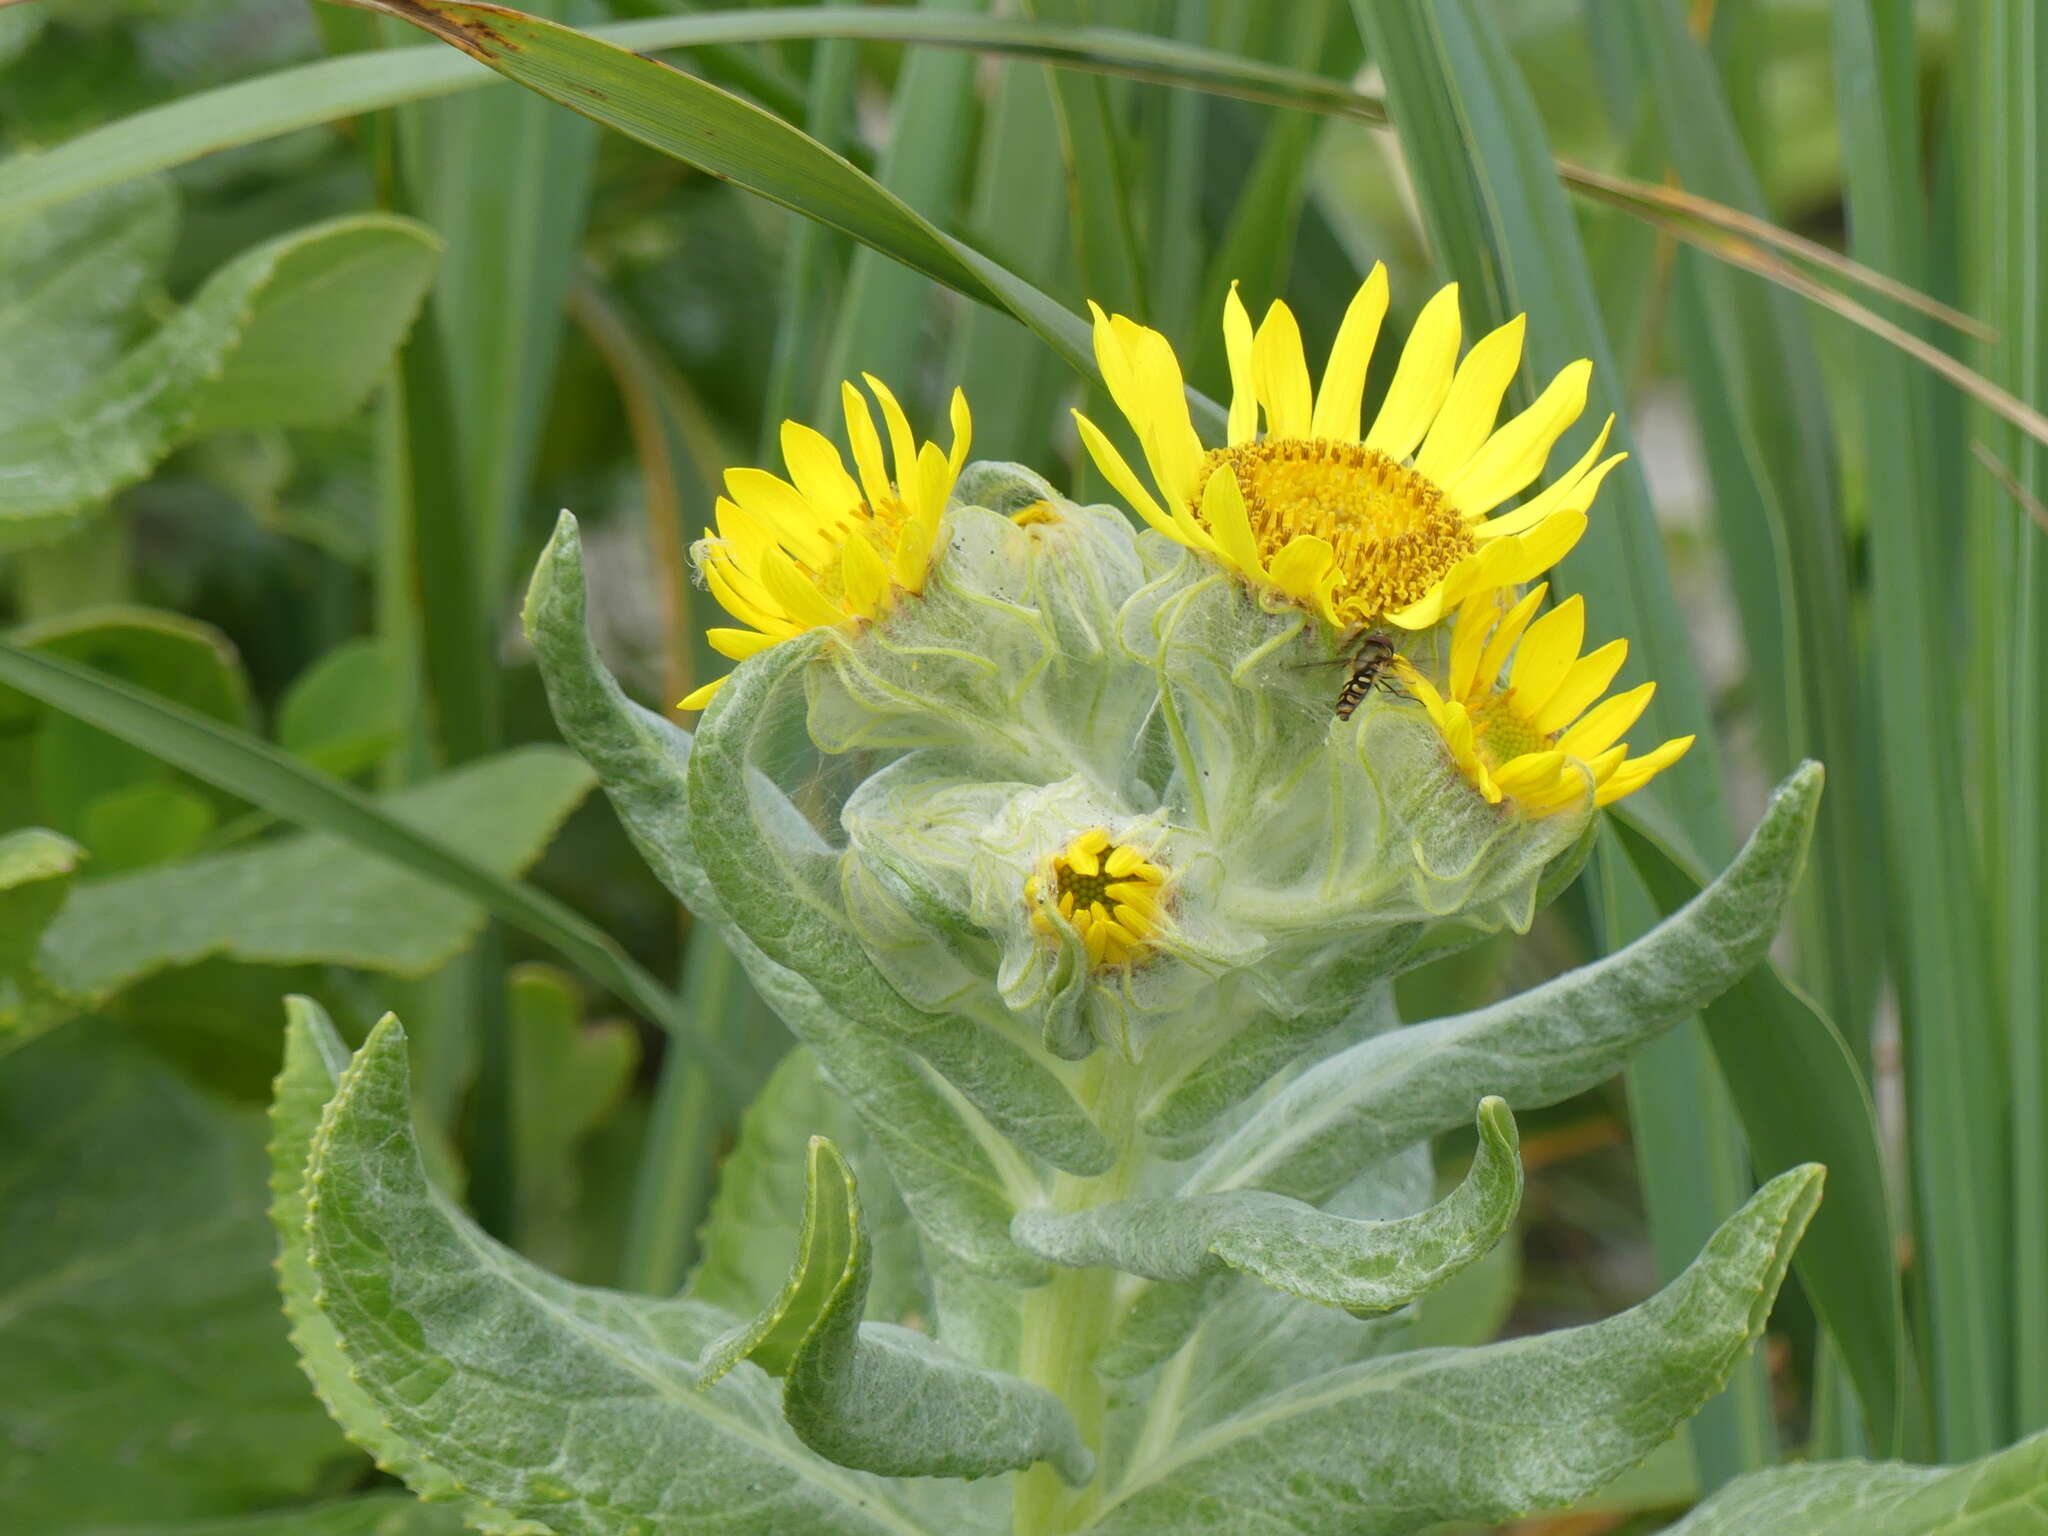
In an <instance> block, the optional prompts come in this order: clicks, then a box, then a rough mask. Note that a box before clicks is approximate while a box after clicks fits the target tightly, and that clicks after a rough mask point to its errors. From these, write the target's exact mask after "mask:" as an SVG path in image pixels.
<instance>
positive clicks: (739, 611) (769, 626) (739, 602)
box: [699, 552, 797, 635]
mask: <svg viewBox="0 0 2048 1536" xmlns="http://www.w3.org/2000/svg"><path fill="white" fill-rule="evenodd" d="M699 569H700V570H702V571H703V573H704V584H705V585H706V586H708V587H710V588H711V595H712V596H713V597H715V598H717V599H718V606H719V607H721V608H723V609H724V610H725V611H726V612H727V613H729V614H731V615H732V616H733V617H734V618H736V619H738V620H739V621H740V622H741V623H742V624H751V625H753V626H754V628H756V629H759V630H765V631H766V632H767V633H769V634H771V635H791V634H795V633H797V628H796V626H793V625H791V624H790V622H789V619H788V617H787V615H785V614H783V613H782V612H781V610H780V609H779V608H777V606H776V604H775V601H774V599H773V598H771V597H769V596H768V594H767V593H766V592H762V591H757V590H756V588H755V584H754V583H753V582H751V581H744V584H742V582H743V578H742V576H741V573H740V570H739V568H738V567H737V566H735V565H733V564H731V562H729V561H724V560H720V559H718V558H717V557H716V554H715V552H714V555H713V558H711V559H709V560H706V561H705V562H704V563H703V564H702V565H701V566H700V567H699Z"/></svg>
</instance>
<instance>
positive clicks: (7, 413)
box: [0, 176, 178, 423]
mask: <svg viewBox="0 0 2048 1536" xmlns="http://www.w3.org/2000/svg"><path fill="white" fill-rule="evenodd" d="M177 232H178V204H177V199H176V197H175V196H174V195H173V193H172V191H171V186H170V183H169V181H168V180H166V179H165V178H163V177H160V176H147V177H139V178H137V179H136V180H134V181H130V182H124V183H119V184H116V185H114V186H110V187H107V188H105V189H104V190H102V191H99V192H95V193H93V194H92V195H90V196H88V197H81V198H76V199H74V200H73V201H71V202H68V203H60V204H59V205H58V206H56V207H54V208H51V209H49V210H48V211H47V212H46V213H44V214H43V215H42V217H40V218H34V219H10V220H8V221H7V222H5V223H0V351H4V352H5V354H6V356H7V361H8V366H7V369H6V372H5V373H4V374H0V423H12V422H18V421H23V420H26V419H28V418H29V417H31V416H38V415H41V414H43V413H44V412H45V411H47V410H48V409H49V408H50V405H51V403H52V402H53V401H62V400H69V399H72V398H74V397H75V396H77V395H78V394H79V393H81V392H82V391H83V390H84V389H85V388H86V387H87V386H88V385H90V384H91V383H92V382H93V381H94V380H95V379H96V378H98V377H99V376H100V374H101V373H103V372H105V371H106V370H107V369H108V368H110V367H112V366H113V365H114V363H115V362H116V361H118V360H119V358H120V355H121V351H122V349H123V348H124V347H126V346H127V345H128V343H129V341H130V340H131V339H132V337H133V334H134V331H135V327H136V323H137V309H138V307H139V306H140V305H141V304H142V303H143V302H144V301H145V300H146V299H148V298H149V297H150V296H151V295H152V293H153V291H154V290H155V288H156V286H157V284H158V283H159V282H160V281H161V278H162V274H163V270H164V266H165V264H166V263H168V262H169V260H170V257H171V245H172V242H173V240H175V239H176V237H177Z"/></svg>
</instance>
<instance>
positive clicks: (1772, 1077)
mask: <svg viewBox="0 0 2048 1536" xmlns="http://www.w3.org/2000/svg"><path fill="white" fill-rule="evenodd" d="M1611 823H1612V826H1613V829H1614V831H1615V833H1616V834H1617V836H1616V841H1617V842H1618V844H1619V846H1620V847H1621V849H1622V850H1623V851H1625V853H1626V854H1627V857H1628V859H1629V862H1630V863H1631V864H1632V865H1633V866H1634V870H1635V874H1636V875H1637V876H1638V877H1639V878H1640V880H1641V881H1642V884H1643V887H1644V888H1645V889H1646V890H1647V892H1648V894H1649V896H1650V897H1651V899H1652V900H1653V901H1654V902H1655V904H1656V908H1657V910H1658V911H1660V912H1670V911H1675V910H1676V909H1677V908H1678V907H1680V906H1682V905H1683V904H1684V903H1685V902H1687V901H1689V900H1691V899H1692V897H1693V896H1694V894H1696V893H1697V892H1698V891H1699V889H1700V887H1701V885H1702V884H1703V883H1704V881H1703V871H1702V870H1701V869H1699V868H1698V867H1696V866H1694V865H1693V864H1691V863H1690V862H1689V861H1688V860H1687V859H1686V858H1685V857H1684V856H1683V855H1682V854H1681V853H1679V852H1678V851H1677V849H1676V847H1675V840H1674V839H1672V838H1669V837H1665V836H1662V835H1659V834H1658V833H1657V832H1656V831H1655V830H1654V829H1653V828H1652V827H1651V826H1650V825H1649V824H1647V823H1646V822H1644V821H1643V820H1642V819H1641V818H1640V817H1638V816H1637V815H1635V814H1634V813H1632V812H1631V811H1629V810H1627V809H1623V810H1621V811H1618V812H1616V813H1614V814H1613V816H1612V818H1611ZM1807 878H1809V879H1810V878H1812V870H1811V866H1810V865H1809V870H1808V876H1807ZM1705 1024H1706V1039H1707V1042H1708V1043H1709V1044H1710V1045H1711V1046H1712V1047H1713V1051H1714V1056H1715V1058H1716V1060H1717V1061H1718V1062H1719V1066H1720V1077H1721V1079H1722V1080H1723V1081H1725V1083H1726V1084H1727V1092H1728V1093H1729V1095H1730V1096H1731V1097H1732V1098H1733V1101H1734V1104H1735V1107H1736V1110H1737V1111H1738V1113H1739V1114H1740V1115H1741V1118H1742V1124H1743V1128H1744V1131H1745V1134H1746V1137H1747V1140H1748V1143H1749V1149H1750V1156H1751V1161H1752V1162H1753V1163H1754V1164H1755V1167H1756V1170H1757V1171H1758V1173H1760V1174H1764V1175H1769V1174H1771V1173H1774V1172H1776V1171H1777V1170H1778V1169H1781V1168H1787V1167H1790V1166H1792V1165H1793V1164H1795V1163H1803V1162H1819V1163H1825V1164H1826V1165H1827V1169H1828V1196H1827V1199H1826V1201H1825V1203H1824V1212H1825V1213H1824V1214H1823V1215H1822V1216H1820V1217H1819V1218H1818V1219H1816V1221H1815V1222H1814V1225H1813V1230H1812V1231H1811V1232H1810V1233H1809V1234H1808V1236H1807V1240H1806V1242H1805V1243H1804V1244H1803V1245H1802V1246H1801V1248H1800V1252H1799V1256H1798V1259H1797V1260H1796V1261H1795V1262H1796V1265H1797V1268H1798V1270H1799V1275H1800V1279H1801V1281H1802V1283H1803V1284H1804V1285H1805V1287H1806V1291H1807V1294H1808V1295H1809V1296H1810V1297H1812V1299H1813V1303H1814V1307H1815V1310H1816V1311H1818V1312H1819V1313H1820V1316H1821V1319H1822V1321H1823V1322H1824V1323H1825V1324H1826V1325H1827V1327H1828V1329H1829V1330H1830V1332H1831V1333H1832V1334H1833V1335H1834V1336H1835V1338H1836V1339H1838V1340H1839V1341H1840V1342H1841V1346H1842V1352H1843V1354H1844V1355H1845V1356H1846V1358H1847V1361H1848V1364H1849V1365H1850V1367H1851V1369H1852V1373H1853V1376H1854V1379H1855V1384H1856V1388H1857V1392H1858V1394H1859V1395H1860V1397H1861V1399H1862V1401H1863V1404H1864V1410H1865V1417H1866V1418H1867V1420H1868V1421H1869V1424H1870V1426H1871V1430H1872V1436H1873V1442H1874V1444H1875V1445H1876V1447H1877V1448H1878V1450H1879V1452H1880V1454H1883V1455H1898V1454H1907V1453H1911V1454H1918V1450H1917V1447H1918V1445H1919V1439H1918V1435H1919V1433H1920V1429H1919V1413H1918V1407H1917V1404H1916V1403H1915V1402H1914V1400H1913V1398H1912V1395H1911V1387H1910V1378H1911V1374H1912V1356H1911V1350H1910V1349H1909V1347H1908V1344H1907V1341H1906V1336H1905V1314H1904V1303H1903V1301H1902V1299H1901V1296H1900V1277H1899V1268H1898V1264H1897V1261H1896V1255H1897V1254H1898V1252H1899V1238H1898V1232H1897V1226H1896V1222H1895V1220H1894V1216H1893V1206H1892V1200H1891V1197H1890V1193H1889V1191H1888V1189H1887V1180H1886V1176H1885V1162H1884V1151H1883V1147H1882V1145H1881V1142H1880V1138H1879V1134H1878V1126H1877V1113H1876V1109H1875V1107H1874V1106H1873V1105H1872V1103H1871V1097H1870V1089H1869V1087H1868V1086H1867V1084H1866V1083H1865V1080H1864V1077H1863V1074H1862V1072H1861V1070H1860V1068H1859V1067H1858V1066H1857V1063H1856V1059H1855V1057H1854V1056H1853V1055H1852V1054H1851V1053H1850V1051H1849V1047H1848V1045H1847V1044H1846V1043H1845V1042H1844V1041H1843V1039H1842V1037H1841V1035H1840V1034H1839V1033H1838V1032H1837V1031H1836V1029H1835V1027H1834V1025H1833V1023H1832V1022H1831V1021H1830V1020H1829V1019H1828V1017H1827V1015H1826V1014H1825V1013H1824V1012H1822V1011H1821V1010H1820V1009H1819V1008H1816V1007H1815V1006H1814V1005H1813V1004H1812V1003H1811V1002H1809V1001H1808V1000H1807V999H1806V998H1805V997H1803V996H1802V995H1801V994H1800V993H1799V992H1798V991H1797V990H1796V989H1794V988H1793V987H1791V986H1790V985H1789V984H1788V983H1787V982H1786V981H1785V979H1784V978H1783V977H1782V976H1780V975H1779V974H1778V973H1777V970H1776V968H1775V967H1774V966H1770V965H1766V966H1764V967H1762V968H1761V969H1759V970H1757V971H1754V972H1752V973H1751V974H1750V975H1749V976H1747V977H1746V978H1744V979H1743V980H1742V981H1740V982H1738V983H1737V984H1736V985H1735V986H1734V987H1733V988H1732V989H1731V990H1730V991H1728V992H1727V993H1725V994H1724V995H1723V996H1722V997H1720V998H1719V999H1717V1000H1716V1001H1715V1002H1713V1003H1711V1004H1709V1005H1708V1007H1707V1010H1706V1014H1705Z"/></svg>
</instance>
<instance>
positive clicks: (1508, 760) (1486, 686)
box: [1404, 586, 1693, 816]
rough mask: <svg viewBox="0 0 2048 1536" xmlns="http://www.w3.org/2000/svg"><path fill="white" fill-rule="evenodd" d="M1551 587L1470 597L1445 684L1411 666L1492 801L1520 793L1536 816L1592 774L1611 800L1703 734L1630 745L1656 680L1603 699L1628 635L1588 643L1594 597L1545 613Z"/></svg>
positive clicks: (1440, 726)
mask: <svg viewBox="0 0 2048 1536" xmlns="http://www.w3.org/2000/svg"><path fill="white" fill-rule="evenodd" d="M1545 590H1546V587H1545V586H1538V587H1536V588H1534V589H1532V590H1531V591H1530V592H1528V593H1527V594H1526V595H1524V596H1523V597H1522V599H1521V600H1520V601H1519V602H1517V603H1516V604H1515V605H1514V606H1513V607H1511V608H1509V609H1507V611H1506V612H1505V613H1503V612H1502V611H1501V605H1500V599H1499V597H1498V595H1497V594H1494V593H1481V594H1480V595H1478V596H1476V597H1473V598H1470V599H1468V600H1467V601H1466V602H1465V604H1464V605H1463V606H1462V607H1461V608H1460V609H1459V610H1458V615H1457V620H1456V623H1455V624H1454V625H1453V627H1452V632H1451V650H1450V675H1449V677H1448V678H1447V679H1446V680H1445V686H1444V689H1443V691H1441V692H1440V691H1439V690H1438V689H1437V687H1436V685H1435V684H1433V683H1432V682H1431V681H1430V680H1429V679H1428V678H1427V677H1424V676H1423V675H1422V674H1421V673H1419V672H1416V671H1414V670H1413V669H1412V668H1408V669H1406V670H1405V672H1404V681H1405V682H1406V684H1407V686H1408V687H1409V689H1410V690H1411V691H1412V692H1413V693H1414V695H1415V697H1416V698H1417V699H1419V700H1420V701H1421V702H1422V705H1423V707H1424V708H1425V709H1427V710H1428V711H1429V716H1430V719H1432V720H1433V721H1435V723H1436V727H1437V730H1438V731H1439V732H1440V733H1441V734H1442V736H1443V739H1444V743H1445V745H1446V746H1447V747H1448V748H1449V749H1450V752H1451V756H1452V757H1453V758H1454V759H1455V760H1456V762H1457V764H1458V769H1459V771H1460V772H1461V773H1463V774H1464V776H1465V778H1466V779H1467V780H1468V781H1470V783H1471V784H1472V786H1473V787H1474V788H1475V789H1477V790H1478V791H1479V792H1480V793H1481V794H1482V795H1484V796H1485V797H1486V798H1487V799H1488V800H1489V801H1492V802H1494V803H1496V804H1497V803H1499V802H1500V801H1501V800H1502V799H1503V798H1512V799H1513V800H1514V801H1515V802H1516V803H1517V804H1518V805H1519V806H1520V807H1521V808H1522V809H1523V810H1525V811H1527V812H1529V813H1530V814H1532V815H1537V816H1544V815H1549V814H1551V813H1553V812H1556V811H1561V810H1565V809H1567V808H1570V807H1573V806H1576V805H1578V804H1580V803H1581V802H1582V801H1583V800H1584V798H1585V792H1586V789H1585V781H1586V776H1588V775H1590V776H1591V779H1592V783H1593V803H1594V804H1595V805H1610V804H1612V803H1613V802H1614V801H1616V800H1619V799H1620V798H1621V797H1622V796H1623V795H1626V794H1630V793H1632V792H1634V791H1635V790H1638V789H1640V788H1642V787H1643V785H1645V784H1647V783H1648V782H1649V781H1650V780H1651V779H1652V778H1654V777H1656V775H1657V774H1658V773H1660V772H1662V771H1663V770H1664V769H1665V768H1668V767H1670V766H1671V764H1673V763H1675V762H1677V761H1678V759H1679V758H1681V757H1683V756H1684V755H1685V753H1686V749H1687V748H1688V747H1690V746H1691V745H1692V743H1693V738H1692V737H1690V736H1680V737H1675V738H1674V739H1672V740H1670V741H1667V742H1665V743H1663V744H1662V745H1661V746H1659V747H1657V748H1656V749H1654V750H1653V751H1650V752H1646V753H1644V754H1643V755H1642V756H1641V757H1633V758H1632V757H1630V756H1629V755H1628V743H1626V742H1624V741H1621V740H1620V737H1621V736H1622V734H1623V733H1624V732H1626V731H1627V730H1628V728H1629V727H1630V726H1632V725H1633V724H1635V722H1636V720H1637V718H1638V717H1639V716H1640V715H1641V714H1642V712H1643V710H1644V708H1645V706H1647V705H1648V704H1649V702H1650V696H1651V695H1652V694H1654V693H1655V692H1656V691H1657V685H1656V684H1655V683H1644V684H1642V685H1641V686H1639V687H1636V688H1631V689H1629V690H1628V691H1627V692H1626V693H1618V694H1616V695H1614V696H1613V697H1612V698H1608V699H1601V697H1600V696H1601V695H1602V694H1604V693H1605V692H1606V691H1607V688H1608V685H1609V684H1610V683H1612V682H1613V681H1614V675H1615V673H1617V672H1618V671H1620V670H1621V664H1622V662H1623V661H1624V660H1625V659H1626V658H1627V656H1628V642H1627V641H1626V640H1612V641H1609V642H1608V643H1607V644H1606V645H1603V646H1601V647H1600V648H1599V649H1598V650H1597V651H1593V652H1590V653H1588V654H1585V655H1581V654H1580V651H1581V648H1582V646H1583V644H1584V641H1585V633H1586V605H1585V600H1584V599H1583V598H1580V597H1578V596H1576V595H1574V596H1572V597H1569V598H1567V599H1565V601H1563V602H1562V603H1559V604H1558V605H1557V606H1556V607H1555V608H1553V609H1551V610H1550V612H1548V613H1546V614H1544V615H1543V616H1542V617H1541V618H1536V616H1535V615H1536V610H1537V608H1538V607H1539V606H1540V605H1541V604H1542V601H1543V596H1544V592H1545ZM1596 700H1597V701H1598V702H1595V701H1596Z"/></svg>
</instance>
